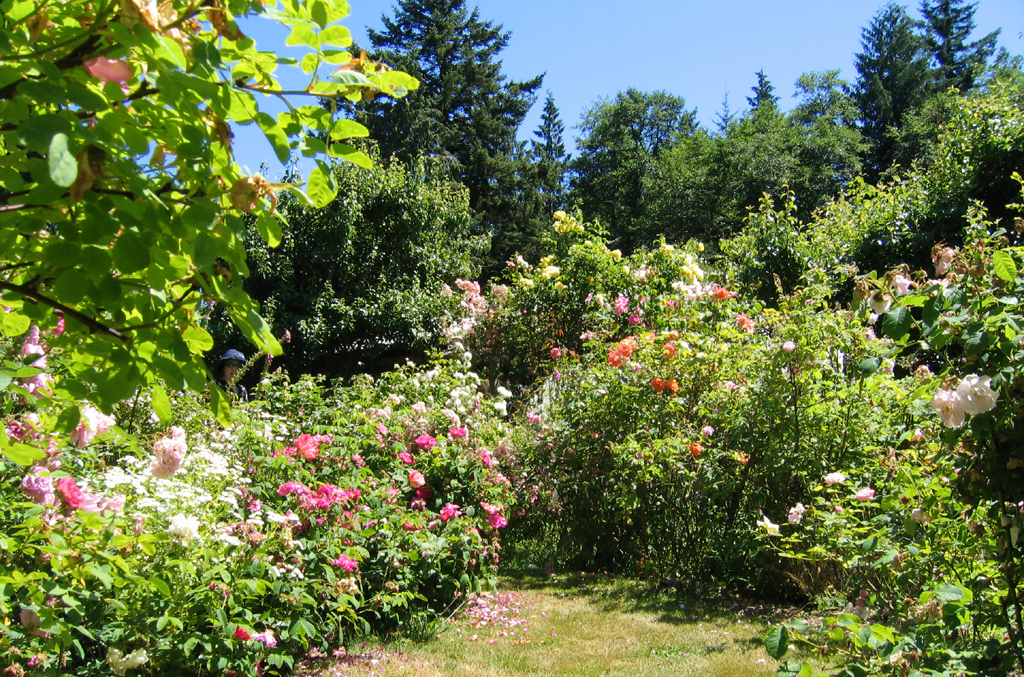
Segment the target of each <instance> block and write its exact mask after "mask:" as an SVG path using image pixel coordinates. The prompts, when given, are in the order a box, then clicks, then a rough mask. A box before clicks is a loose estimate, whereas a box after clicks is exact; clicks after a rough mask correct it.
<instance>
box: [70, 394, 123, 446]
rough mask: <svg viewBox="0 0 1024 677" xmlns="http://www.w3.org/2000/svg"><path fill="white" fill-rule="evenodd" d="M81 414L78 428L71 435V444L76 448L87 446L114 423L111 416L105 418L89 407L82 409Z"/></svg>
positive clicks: (104, 415)
mask: <svg viewBox="0 0 1024 677" xmlns="http://www.w3.org/2000/svg"><path fill="white" fill-rule="evenodd" d="M81 412H82V417H81V419H79V421H78V426H76V427H75V429H74V430H73V431H72V433H71V443H72V444H73V445H75V446H76V447H78V448H82V447H85V446H88V445H89V443H90V442H92V441H93V439H94V438H95V437H96V436H97V435H102V434H103V433H105V432H107V431H108V430H110V428H111V426H113V425H114V423H116V421H114V417H113V416H107V415H106V414H104V413H103V412H102V411H99V410H97V409H95V408H94V407H91V406H89V405H86V406H84V407H82V408H81Z"/></svg>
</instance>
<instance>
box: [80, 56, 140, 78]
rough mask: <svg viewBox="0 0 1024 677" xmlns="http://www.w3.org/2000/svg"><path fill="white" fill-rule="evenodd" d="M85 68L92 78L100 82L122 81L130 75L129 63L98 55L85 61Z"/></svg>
mask: <svg viewBox="0 0 1024 677" xmlns="http://www.w3.org/2000/svg"><path fill="white" fill-rule="evenodd" d="M85 68H86V70H88V71H89V74H90V75H92V76H93V77H94V78H99V79H100V82H104V83H106V82H124V81H126V80H130V79H131V77H132V67H131V65H130V64H129V63H128V62H127V61H125V60H123V59H108V58H106V57H102V56H101V57H98V58H96V59H93V60H92V61H86V62H85Z"/></svg>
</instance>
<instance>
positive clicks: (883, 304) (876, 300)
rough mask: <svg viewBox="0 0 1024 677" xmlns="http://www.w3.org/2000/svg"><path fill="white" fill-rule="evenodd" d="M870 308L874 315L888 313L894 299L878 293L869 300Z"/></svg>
mask: <svg viewBox="0 0 1024 677" xmlns="http://www.w3.org/2000/svg"><path fill="white" fill-rule="evenodd" d="M868 306H870V308H871V312H872V313H875V314H876V315H881V314H882V313H884V312H887V311H888V310H889V308H890V307H891V306H892V299H891V298H889V295H888V294H883V293H882V292H880V291H876V292H875V293H874V294H872V295H871V296H870V297H869V298H868ZM872 324H873V323H872Z"/></svg>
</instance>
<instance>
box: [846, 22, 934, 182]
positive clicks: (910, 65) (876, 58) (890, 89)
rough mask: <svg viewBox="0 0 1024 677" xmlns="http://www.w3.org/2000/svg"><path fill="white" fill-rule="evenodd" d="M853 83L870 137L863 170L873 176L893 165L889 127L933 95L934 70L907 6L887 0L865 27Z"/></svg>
mask: <svg viewBox="0 0 1024 677" xmlns="http://www.w3.org/2000/svg"><path fill="white" fill-rule="evenodd" d="M861 47H862V49H863V51H861V52H859V53H858V54H857V55H856V59H855V64H856V67H857V73H858V79H857V84H856V86H855V88H854V101H856V103H857V108H858V116H859V122H860V124H861V130H862V132H863V134H864V137H865V138H866V139H867V141H868V143H869V148H868V151H867V154H866V158H865V165H866V166H865V173H866V174H867V175H868V176H869V178H872V179H875V178H877V177H878V176H879V175H880V174H881V173H882V172H884V171H885V170H887V169H889V167H890V166H891V165H892V160H893V156H894V143H893V140H892V134H891V131H892V130H893V129H894V128H898V127H899V126H900V124H901V123H902V122H903V118H904V116H905V115H907V113H909V112H910V111H913V110H915V109H916V108H917V107H918V106H920V105H921V104H922V102H923V101H924V100H925V99H926V98H927V97H928V96H929V94H930V93H931V91H932V89H931V87H932V82H933V74H932V71H931V68H930V66H929V63H928V61H929V55H928V52H927V49H926V45H925V43H924V40H923V39H922V38H921V37H920V35H919V34H918V32H917V30H916V24H915V22H914V20H913V19H911V18H910V16H909V15H908V14H907V11H906V9H905V8H903V7H901V6H899V5H896V4H892V3H890V4H888V5H886V6H885V7H883V8H882V9H881V10H879V12H878V14H876V15H875V17H874V18H873V19H872V21H871V25H870V26H868V27H867V28H865V29H864V30H863V32H862V37H861Z"/></svg>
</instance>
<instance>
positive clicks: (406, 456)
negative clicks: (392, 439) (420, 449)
mask: <svg viewBox="0 0 1024 677" xmlns="http://www.w3.org/2000/svg"><path fill="white" fill-rule="evenodd" d="M398 458H399V460H400V461H402V463H404V464H406V465H412V464H413V463H414V461H413V460H412V454H410V453H409V452H408V451H402V452H399V454H398Z"/></svg>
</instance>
